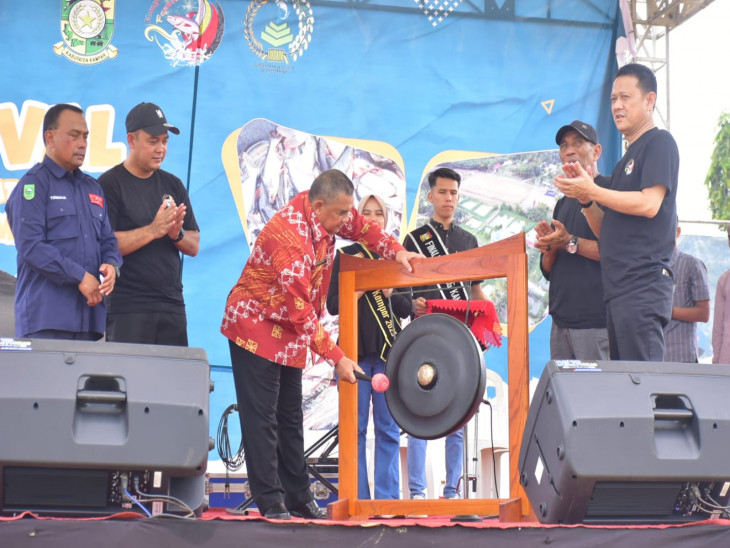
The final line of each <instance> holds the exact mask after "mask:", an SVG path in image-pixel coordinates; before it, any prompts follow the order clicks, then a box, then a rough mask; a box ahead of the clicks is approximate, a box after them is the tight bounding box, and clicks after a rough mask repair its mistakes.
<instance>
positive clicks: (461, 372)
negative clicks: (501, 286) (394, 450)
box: [385, 314, 487, 440]
mask: <svg viewBox="0 0 730 548" xmlns="http://www.w3.org/2000/svg"><path fill="white" fill-rule="evenodd" d="M385 374H386V375H387V376H388V378H389V379H390V387H389V389H388V390H387V391H386V392H385V401H386V402H387V404H388V409H389V410H390V413H391V415H393V419H394V420H395V422H396V423H397V424H398V426H400V427H401V428H402V429H403V430H404V431H405V432H406V433H408V434H410V435H412V436H414V437H416V438H422V439H426V440H432V439H436V438H442V437H444V436H446V435H448V434H451V433H453V432H456V431H457V430H459V429H460V428H462V427H463V426H464V425H465V424H466V423H467V422H469V419H471V418H472V417H473V416H474V413H476V411H477V409H478V408H479V405H480V404H481V403H482V398H483V397H484V388H485V386H486V383H487V376H486V370H485V368H484V356H483V355H482V351H481V349H480V348H479V343H478V342H477V340H476V338H475V337H474V335H473V334H472V332H471V331H470V330H469V328H468V327H467V326H465V325H464V324H463V323H461V322H460V321H459V320H457V319H456V318H454V317H452V316H449V315H447V314H426V315H424V316H420V317H418V318H416V319H415V320H413V321H412V322H411V323H409V324H408V325H407V326H406V327H405V328H404V329H403V331H402V332H401V333H400V334H399V335H398V336H397V337H396V339H395V342H394V343H393V347H392V348H391V350H390V354H389V355H388V361H387V363H386V366H385Z"/></svg>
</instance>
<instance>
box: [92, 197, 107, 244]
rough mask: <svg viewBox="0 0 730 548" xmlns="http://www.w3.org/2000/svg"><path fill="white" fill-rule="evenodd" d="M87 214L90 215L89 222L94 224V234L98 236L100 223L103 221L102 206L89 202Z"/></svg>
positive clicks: (99, 234)
mask: <svg viewBox="0 0 730 548" xmlns="http://www.w3.org/2000/svg"><path fill="white" fill-rule="evenodd" d="M89 216H90V217H91V224H92V225H94V234H95V235H96V237H97V238H98V237H99V236H101V225H102V224H103V223H104V208H103V207H101V206H99V205H97V204H93V203H90V204H89Z"/></svg>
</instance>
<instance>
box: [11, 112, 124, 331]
mask: <svg viewBox="0 0 730 548" xmlns="http://www.w3.org/2000/svg"><path fill="white" fill-rule="evenodd" d="M88 135H89V130H88V128H87V125H86V120H85V119H84V114H83V111H82V110H81V109H80V108H78V107H76V106H73V105H68V104H58V105H55V106H53V107H51V108H50V109H49V110H48V112H47V113H46V115H45V118H44V119H43V139H44V142H45V145H46V155H45V157H44V158H43V162H41V163H39V164H36V165H35V166H34V167H32V168H31V169H30V171H28V173H26V174H25V175H24V176H23V177H22V179H20V181H19V182H18V184H17V185H16V187H15V188H14V189H13V191H12V192H11V194H10V197H9V198H8V202H7V204H6V207H5V209H6V212H7V216H8V221H9V223H10V229H11V230H12V232H13V237H14V238H15V247H16V248H17V251H18V283H17V286H16V290H15V334H16V336H18V337H36V338H51V339H80V340H98V339H100V338H101V337H102V336H103V335H104V327H105V323H106V305H105V303H104V296H105V295H108V294H109V293H111V292H112V290H113V289H114V283H115V281H116V278H117V275H118V273H119V265H121V264H122V256H121V254H120V253H119V249H118V248H117V239H116V237H115V236H114V232H113V231H112V229H111V226H110V225H109V219H108V218H107V211H106V204H105V201H104V193H103V192H102V190H101V187H100V186H99V184H98V183H97V182H96V180H95V179H94V178H93V177H90V176H89V175H86V174H85V173H83V172H82V171H81V170H80V169H79V168H80V167H81V165H82V164H83V163H84V157H85V156H86V143H87V138H88Z"/></svg>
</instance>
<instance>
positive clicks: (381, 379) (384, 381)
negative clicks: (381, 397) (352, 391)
mask: <svg viewBox="0 0 730 548" xmlns="http://www.w3.org/2000/svg"><path fill="white" fill-rule="evenodd" d="M353 373H354V374H355V378H356V379H358V380H361V381H365V382H369V383H370V384H372V385H373V390H375V391H376V392H385V391H386V390H387V389H388V387H389V386H390V379H389V378H388V377H386V376H385V375H384V374H383V373H375V375H373V376H372V377H371V376H369V375H366V374H365V373H360V372H359V371H357V370H355V371H353Z"/></svg>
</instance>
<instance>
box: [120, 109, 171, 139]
mask: <svg viewBox="0 0 730 548" xmlns="http://www.w3.org/2000/svg"><path fill="white" fill-rule="evenodd" d="M138 129H143V130H144V131H146V132H147V133H149V134H150V135H153V136H157V135H162V134H163V133H165V132H166V131H171V132H172V133H174V134H175V135H180V130H179V129H177V128H176V127H175V126H173V125H172V124H168V123H167V118H165V114H164V113H163V112H162V109H161V108H160V107H158V106H157V105H155V104H154V103H140V104H138V105H137V106H136V107H134V108H133V109H132V110H130V111H129V114H127V133H132V132H133V131H137V130H138Z"/></svg>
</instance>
